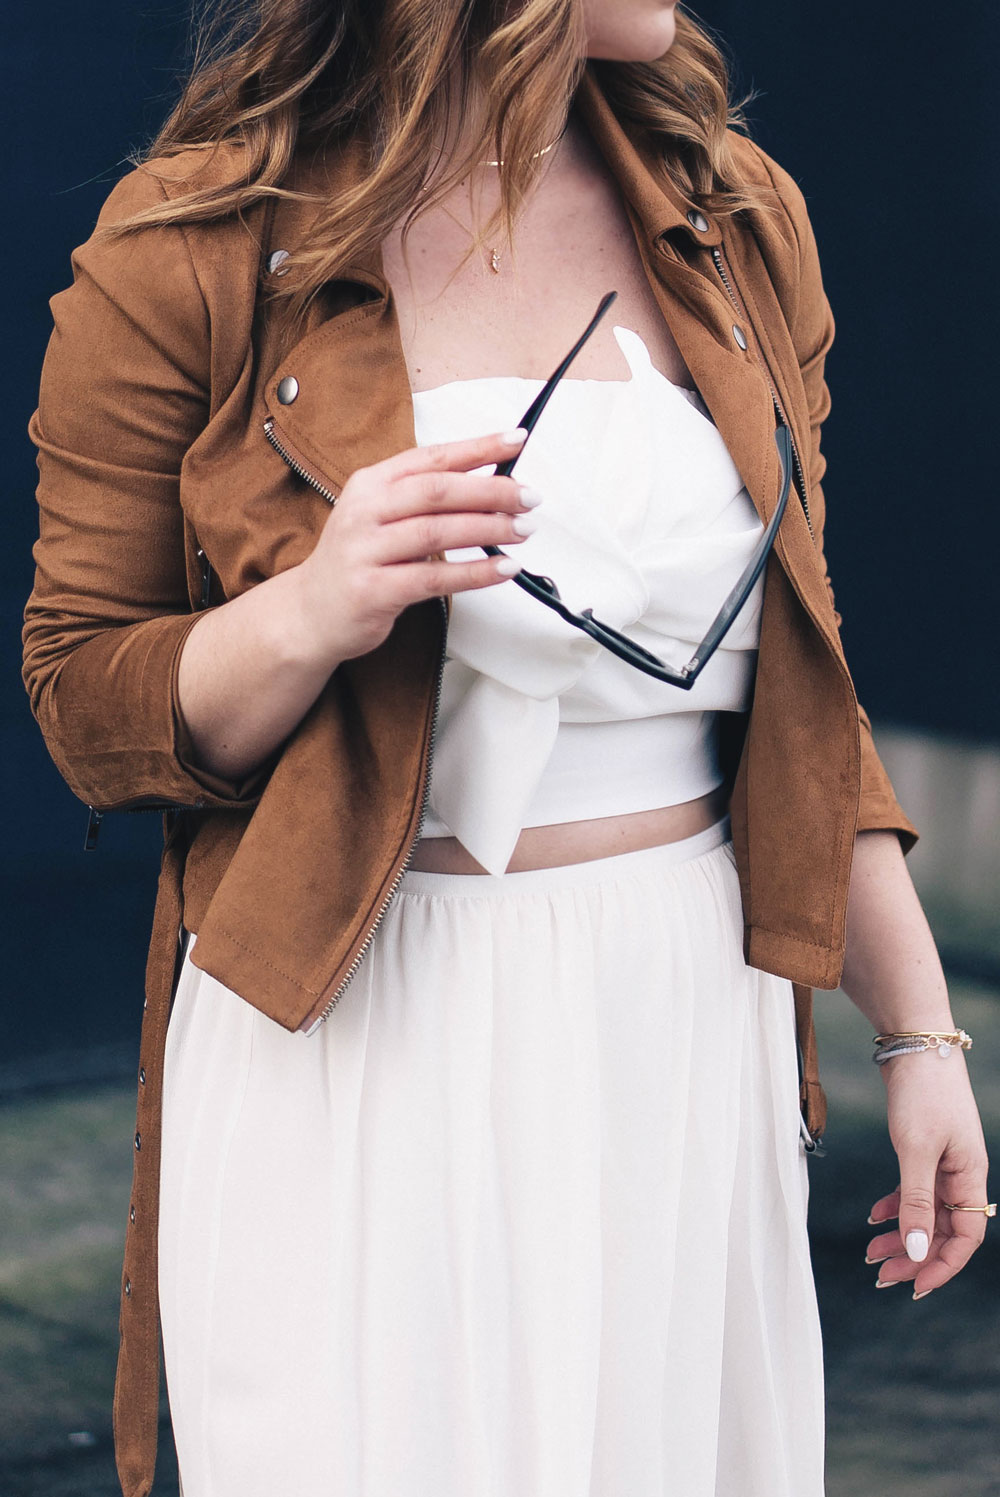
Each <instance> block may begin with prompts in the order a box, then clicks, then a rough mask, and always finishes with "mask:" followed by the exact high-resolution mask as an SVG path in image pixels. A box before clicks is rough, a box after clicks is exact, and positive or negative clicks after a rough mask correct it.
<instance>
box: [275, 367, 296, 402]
mask: <svg viewBox="0 0 1000 1497" xmlns="http://www.w3.org/2000/svg"><path fill="white" fill-rule="evenodd" d="M298 393H299V382H298V380H297V379H296V378H295V376H294V375H293V374H286V375H285V377H284V379H279V381H278V399H279V400H280V401H281V404H282V405H291V403H292V401H293V400H294V399H295V397H296V395H297V394H298Z"/></svg>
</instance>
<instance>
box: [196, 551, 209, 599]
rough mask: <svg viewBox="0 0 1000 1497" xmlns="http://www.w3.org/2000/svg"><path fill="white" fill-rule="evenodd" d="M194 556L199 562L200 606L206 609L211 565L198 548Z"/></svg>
mask: <svg viewBox="0 0 1000 1497" xmlns="http://www.w3.org/2000/svg"><path fill="white" fill-rule="evenodd" d="M195 554H196V555H197V557H198V560H199V561H200V562H201V606H202V608H207V607H208V600H209V598H210V596H211V593H212V563H211V562H210V561H209V559H208V557H207V556H206V555H205V553H204V551H203V550H202V549H201V547H200V546H199V547H198V550H197V552H196V553H195Z"/></svg>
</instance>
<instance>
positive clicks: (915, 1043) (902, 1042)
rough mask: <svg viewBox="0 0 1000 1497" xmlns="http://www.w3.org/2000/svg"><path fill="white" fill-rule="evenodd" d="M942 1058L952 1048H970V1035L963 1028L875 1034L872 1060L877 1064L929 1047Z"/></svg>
mask: <svg viewBox="0 0 1000 1497" xmlns="http://www.w3.org/2000/svg"><path fill="white" fill-rule="evenodd" d="M932 1046H933V1047H934V1048H935V1049H936V1050H937V1053H938V1054H939V1055H940V1056H942V1057H943V1058H945V1059H947V1057H948V1056H949V1055H950V1054H951V1052H952V1050H953V1049H955V1048H958V1049H960V1050H971V1048H972V1036H971V1035H969V1034H966V1032H965V1030H964V1029H953V1030H951V1031H950V1032H949V1031H947V1030H939V1029H918V1030H907V1031H904V1032H903V1033H900V1034H877V1035H875V1047H876V1048H875V1054H874V1055H873V1056H872V1060H873V1061H874V1062H875V1064H876V1065H877V1066H881V1065H884V1064H885V1062H886V1061H887V1060H891V1059H892V1057H893V1056H894V1055H916V1054H917V1053H918V1052H919V1051H921V1050H929V1049H930V1048H931V1047H932Z"/></svg>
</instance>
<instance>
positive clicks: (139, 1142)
mask: <svg viewBox="0 0 1000 1497" xmlns="http://www.w3.org/2000/svg"><path fill="white" fill-rule="evenodd" d="M135 1146H136V1148H137V1149H141V1148H142V1135H141V1133H137V1134H136V1136H135Z"/></svg>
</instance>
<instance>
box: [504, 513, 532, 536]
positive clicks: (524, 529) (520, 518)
mask: <svg viewBox="0 0 1000 1497" xmlns="http://www.w3.org/2000/svg"><path fill="white" fill-rule="evenodd" d="M510 528H511V529H512V530H513V531H514V532H515V534H517V535H534V533H535V531H536V530H537V529H538V521H537V520H536V519H535V517H534V515H515V516H514V518H513V520H511V522H510Z"/></svg>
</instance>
